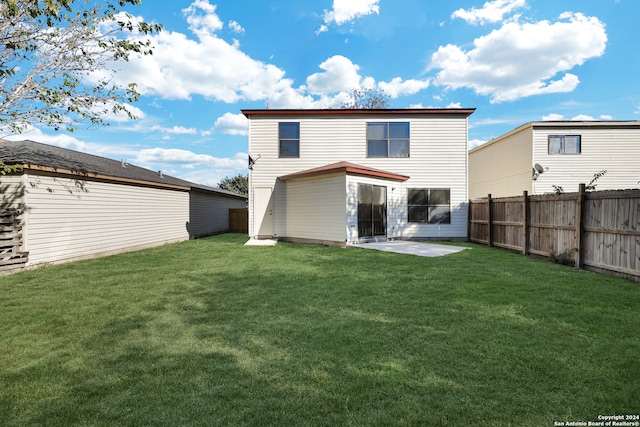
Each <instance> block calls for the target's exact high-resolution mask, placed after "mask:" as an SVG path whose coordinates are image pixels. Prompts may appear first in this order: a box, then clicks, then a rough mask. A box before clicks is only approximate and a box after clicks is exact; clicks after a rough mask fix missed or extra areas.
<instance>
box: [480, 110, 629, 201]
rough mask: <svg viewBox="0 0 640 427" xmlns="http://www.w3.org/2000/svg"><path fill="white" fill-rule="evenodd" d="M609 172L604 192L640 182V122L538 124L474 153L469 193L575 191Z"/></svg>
mask: <svg viewBox="0 0 640 427" xmlns="http://www.w3.org/2000/svg"><path fill="white" fill-rule="evenodd" d="M604 170H606V173H605V174H604V175H603V176H602V177H600V178H599V179H598V180H597V181H596V182H595V184H596V185H597V187H596V188H597V189H598V190H612V189H631V188H638V187H639V186H640V184H639V183H638V182H639V181H640V121H585V122H579V121H560V122H553V121H545V122H532V123H527V124H524V125H522V126H520V127H518V128H517V129H514V130H512V131H511V132H509V133H507V134H505V135H502V136H500V137H498V138H496V139H494V140H492V141H490V142H487V143H486V144H483V145H481V146H479V147H477V148H474V149H473V150H471V151H469V197H470V198H471V199H475V198H479V197H487V195H488V194H491V196H492V197H505V196H517V195H522V193H523V191H525V190H526V191H528V192H529V194H543V193H553V192H554V191H555V188H554V186H559V187H562V190H563V191H564V192H575V191H578V186H579V184H581V183H584V184H589V182H590V181H591V180H592V179H593V178H594V175H595V174H597V173H599V172H600V171H604Z"/></svg>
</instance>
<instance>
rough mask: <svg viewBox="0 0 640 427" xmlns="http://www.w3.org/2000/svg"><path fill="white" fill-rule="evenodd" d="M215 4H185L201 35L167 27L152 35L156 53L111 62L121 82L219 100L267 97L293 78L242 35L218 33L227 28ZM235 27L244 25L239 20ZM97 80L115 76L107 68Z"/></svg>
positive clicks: (146, 90)
mask: <svg viewBox="0 0 640 427" xmlns="http://www.w3.org/2000/svg"><path fill="white" fill-rule="evenodd" d="M215 11H216V6H215V5H211V4H209V2H208V0H197V1H195V2H194V3H192V4H191V5H190V6H189V7H187V8H185V9H183V14H184V15H185V19H186V21H187V23H188V24H189V28H190V30H191V32H192V33H193V34H195V36H196V39H192V38H189V37H188V36H187V35H186V34H183V33H178V32H173V31H162V32H160V33H158V34H154V35H153V36H151V37H150V40H151V42H152V44H153V45H154V47H155V49H154V53H153V55H147V56H141V57H131V58H130V60H129V61H128V62H118V63H112V64H111V67H107V68H113V69H116V70H118V73H116V75H115V76H114V77H113V81H114V83H116V84H120V85H123V86H126V85H127V84H128V83H129V82H131V81H136V82H138V87H137V89H138V91H139V92H140V93H141V94H142V95H159V96H161V97H162V98H165V99H183V100H189V99H190V98H191V96H192V95H201V96H204V97H206V98H210V99H212V100H215V101H222V102H227V103H234V102H237V101H240V100H248V101H255V100H260V99H268V98H269V97H271V96H274V95H275V94H277V93H278V92H280V91H282V90H286V88H287V87H290V86H291V84H292V83H293V82H292V80H290V79H285V77H284V76H285V72H284V71H283V70H281V69H280V68H278V67H276V66H274V65H271V64H265V63H263V62H261V61H257V60H254V59H252V58H251V57H249V56H248V55H246V54H245V53H244V52H242V51H241V50H240V46H239V43H238V41H237V40H234V41H232V42H227V41H225V40H223V39H221V38H219V37H218V36H217V35H216V32H217V31H219V30H220V29H222V28H223V24H222V21H221V20H220V18H219V17H218V16H217V15H216V13H215ZM233 28H236V29H238V28H240V27H236V26H234V27H233ZM90 79H91V80H92V81H93V82H97V81H98V80H99V79H111V75H110V74H109V72H108V71H98V72H96V73H95V74H94V75H93V76H91V77H90Z"/></svg>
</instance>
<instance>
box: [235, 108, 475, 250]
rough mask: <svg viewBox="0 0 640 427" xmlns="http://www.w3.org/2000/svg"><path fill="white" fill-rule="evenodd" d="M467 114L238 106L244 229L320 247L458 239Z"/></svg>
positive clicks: (462, 232) (463, 219)
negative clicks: (243, 140) (244, 152)
mask: <svg viewBox="0 0 640 427" xmlns="http://www.w3.org/2000/svg"><path fill="white" fill-rule="evenodd" d="M474 111H475V110H474V109H456V108H454V109H380V110H350V109H333V110H243V111H242V112H243V113H244V115H245V116H246V117H247V118H248V119H249V169H250V170H249V235H250V236H251V237H253V238H275V239H281V240H288V241H300V242H309V243H323V244H329V245H345V244H355V243H357V242H360V241H371V240H387V239H461V240H462V239H466V236H467V207H466V202H467V200H468V195H467V139H468V138H467V135H468V120H467V119H468V117H469V116H470V115H471V114H472V113H473V112H474Z"/></svg>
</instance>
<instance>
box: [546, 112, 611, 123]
mask: <svg viewBox="0 0 640 427" xmlns="http://www.w3.org/2000/svg"><path fill="white" fill-rule="evenodd" d="M542 120H543V121H563V120H565V121H578V122H579V121H585V122H588V121H595V120H604V121H607V120H613V116H610V115H608V114H601V115H600V116H599V117H598V118H595V117H593V116H590V115H588V114H578V115H576V116H573V117H572V118H570V119H567V118H566V117H565V116H563V115H562V114H557V113H551V114H549V115H547V116H542Z"/></svg>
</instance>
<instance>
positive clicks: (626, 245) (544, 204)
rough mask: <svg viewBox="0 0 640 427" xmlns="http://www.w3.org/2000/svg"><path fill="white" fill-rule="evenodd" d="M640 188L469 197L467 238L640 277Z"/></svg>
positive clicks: (609, 272) (635, 278) (599, 270)
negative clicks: (500, 196)
mask: <svg viewBox="0 0 640 427" xmlns="http://www.w3.org/2000/svg"><path fill="white" fill-rule="evenodd" d="M639 212H640V190H613V191H594V192H585V186H584V184H581V185H580V189H579V191H578V192H577V193H565V194H558V195H556V194H545V195H537V196H530V195H528V194H527V192H526V191H525V192H524V194H523V195H522V196H518V197H505V198H499V199H494V198H492V197H491V195H489V196H488V197H487V198H486V199H485V198H482V199H477V200H472V201H469V224H468V239H469V241H471V242H475V243H480V244H486V245H489V246H497V247H501V248H507V249H512V250H517V251H520V252H522V253H523V254H524V255H528V254H533V255H538V256H542V257H547V258H549V259H551V260H553V261H556V262H561V263H566V264H570V265H575V267H576V268H584V269H588V270H593V271H598V272H601V273H608V274H613V275H618V276H623V277H627V278H630V279H633V280H636V281H640V213H639Z"/></svg>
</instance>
